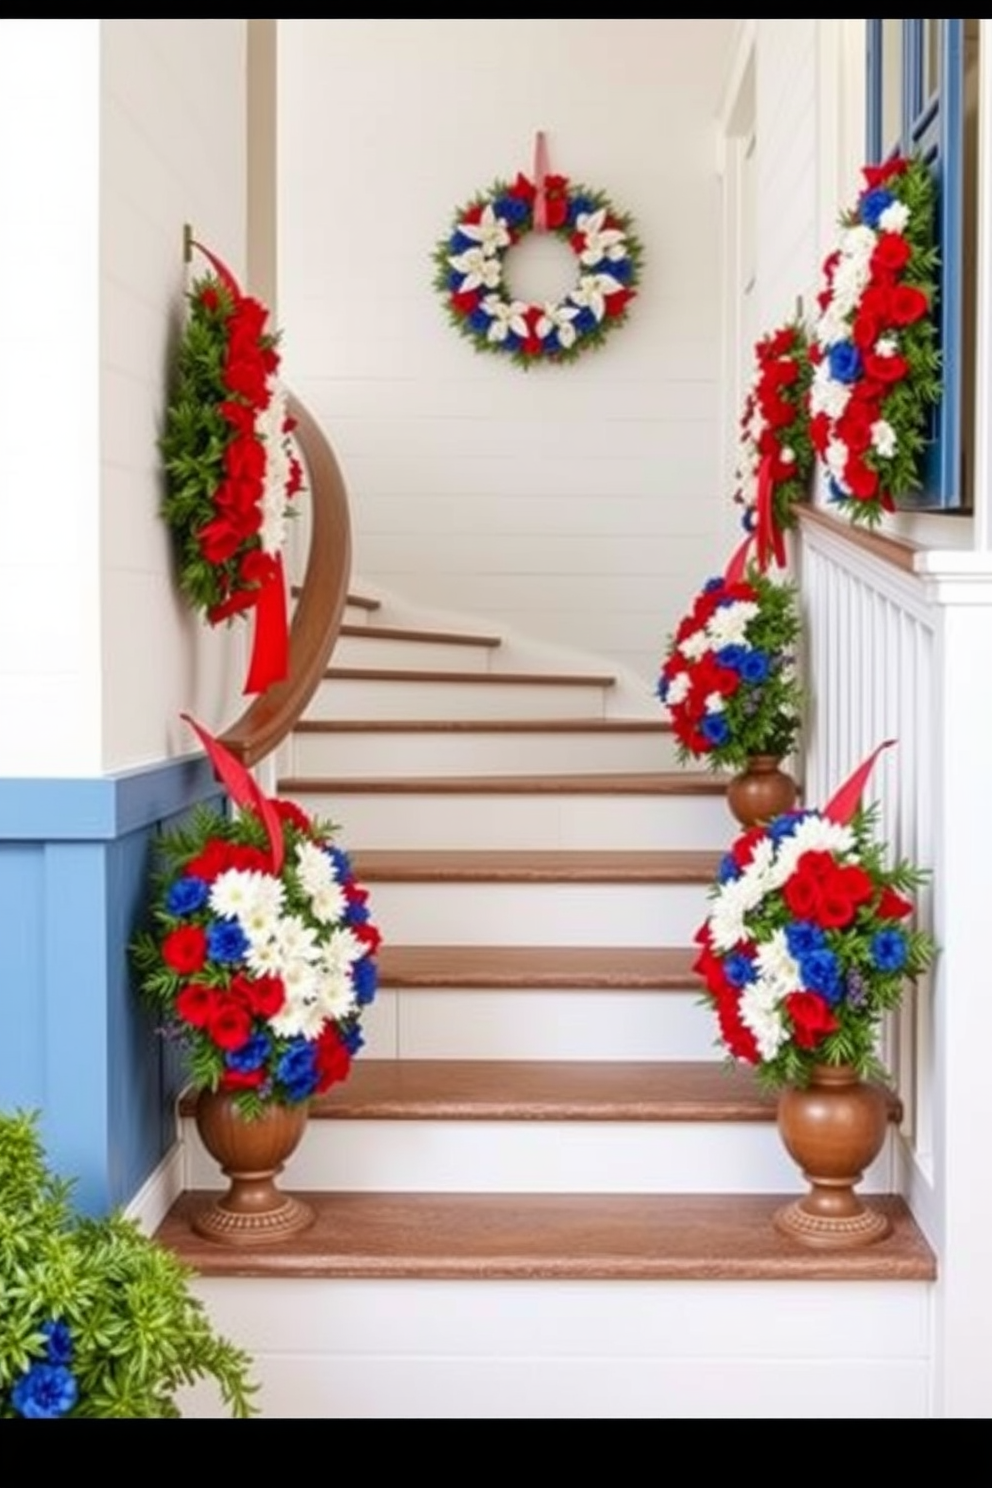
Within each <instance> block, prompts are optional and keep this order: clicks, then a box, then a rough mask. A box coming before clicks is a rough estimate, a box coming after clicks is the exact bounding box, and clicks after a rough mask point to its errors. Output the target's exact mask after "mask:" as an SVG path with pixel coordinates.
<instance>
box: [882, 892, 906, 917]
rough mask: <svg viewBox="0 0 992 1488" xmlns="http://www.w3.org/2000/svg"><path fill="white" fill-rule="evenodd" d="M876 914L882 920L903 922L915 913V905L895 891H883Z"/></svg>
mask: <svg viewBox="0 0 992 1488" xmlns="http://www.w3.org/2000/svg"><path fill="white" fill-rule="evenodd" d="M875 913H876V915H877V916H878V918H879V919H880V920H903V919H905V918H906V917H907V915H911V914H912V913H913V905H912V904H911V903H910V902H909V900H908V899H904V898H903V897H902V895H901V894H897V893H895V891H894V890H893V889H883V890H882V897H881V899H880V900H879V901H878V908H877V909H876V910H875Z"/></svg>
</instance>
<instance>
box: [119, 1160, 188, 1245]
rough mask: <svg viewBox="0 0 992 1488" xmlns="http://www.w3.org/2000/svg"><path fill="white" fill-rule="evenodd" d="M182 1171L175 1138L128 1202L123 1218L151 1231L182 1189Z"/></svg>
mask: <svg viewBox="0 0 992 1488" xmlns="http://www.w3.org/2000/svg"><path fill="white" fill-rule="evenodd" d="M184 1171H185V1153H184V1150H183V1144H182V1143H181V1142H177V1143H176V1145H175V1146H174V1147H173V1149H172V1151H171V1152H170V1153H169V1155H168V1156H167V1157H166V1158H165V1159H164V1160H163V1161H162V1162H161V1163H160V1164H159V1166H158V1167H157V1168H156V1169H155V1171H154V1173H152V1175H151V1177H150V1178H149V1179H148V1181H147V1182H146V1183H145V1184H144V1185H143V1187H142V1188H141V1189H140V1190H139V1191H138V1193H136V1194H135V1196H134V1198H133V1199H132V1200H131V1202H130V1204H128V1206H127V1208H126V1209H125V1211H124V1213H125V1216H126V1218H128V1219H133V1220H136V1221H137V1223H138V1226H139V1227H140V1228H141V1229H142V1230H143V1231H144V1232H145V1234H147V1235H154V1234H155V1232H156V1230H157V1229H158V1228H159V1226H160V1225H161V1223H162V1221H163V1220H164V1219H165V1216H166V1215H167V1214H168V1212H169V1210H170V1209H171V1208H172V1206H173V1204H174V1203H175V1202H176V1200H177V1199H178V1198H179V1196H180V1194H181V1193H182V1191H183V1174H184Z"/></svg>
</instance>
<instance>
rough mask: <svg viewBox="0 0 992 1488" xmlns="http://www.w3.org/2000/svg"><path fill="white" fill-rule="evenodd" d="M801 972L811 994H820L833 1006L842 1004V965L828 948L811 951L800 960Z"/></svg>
mask: <svg viewBox="0 0 992 1488" xmlns="http://www.w3.org/2000/svg"><path fill="white" fill-rule="evenodd" d="M799 970H800V972H801V973H802V978H803V982H804V984H805V986H806V990H807V991H809V992H819V994H820V996H821V997H824V998H826V1000H827V1002H829V1003H830V1004H831V1006H833V1005H834V1004H836V1003H838V1002H840V1000H841V997H842V996H843V992H844V989H843V987H842V986H841V980H840V963H839V962H838V960H837V957H836V956H835V955H834V953H833V951H829V950H827V949H826V948H824V949H823V950H819V951H810V953H809V955H808V956H802V957H800V959H799Z"/></svg>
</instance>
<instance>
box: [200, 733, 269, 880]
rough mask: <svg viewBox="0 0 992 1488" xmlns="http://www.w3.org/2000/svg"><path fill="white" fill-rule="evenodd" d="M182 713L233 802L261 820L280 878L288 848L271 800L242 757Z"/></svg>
mask: <svg viewBox="0 0 992 1488" xmlns="http://www.w3.org/2000/svg"><path fill="white" fill-rule="evenodd" d="M179 716H180V718H181V719H182V720H183V722H184V723H188V724H189V726H190V728H191V729H192V730H193V732H194V734H196V737H197V738H198V739H199V741H200V743H201V744H202V745H203V747H204V749H205V750H206V751H207V755H208V757H209V759H210V763H211V764H212V765H213V767H214V770H215V771H216V773H217V776H218V778H219V780H220V781H221V783H222V784H223V785H224V786H225V787H226V789H227V793H228V795H229V796H230V797H231V800H232V801H233V802H234V804H235V805H236V806H240V807H242V808H243V809H244V810H245V811H254V812H255V814H256V816H258V817H259V818H260V819H261V821H262V824H263V826H264V827H265V830H266V833H267V834H268V838H269V857H270V860H271V864H272V872H273V873H274V874H275V875H276V877H278V876H279V874H280V873H281V872H282V865H283V862H284V861H285V856H286V847H285V842H284V840H283V835H282V822H281V821H280V820H279V814H278V812H277V811H276V809H275V807H274V806H273V804H272V802H271V801H270V800H269V798H268V796H267V795H266V794H265V793H264V791H263V790H262V789H261V787H260V786H259V784H258V782H257V781H256V780H255V778H254V776H253V775H251V774H250V773H249V771H247V770H246V769H245V767H244V765H243V764H242V763H241V761H240V760H238V759H235V757H234V755H233V754H232V753H231V751H230V750H229V749H226V748H225V747H224V745H223V744H222V743H221V742H220V740H219V739H215V738H214V736H213V734H211V733H208V732H207V730H206V729H205V728H204V727H203V725H202V724H201V723H197V721H196V719H195V718H191V717H190V715H189V714H188V713H181V714H180V715H179Z"/></svg>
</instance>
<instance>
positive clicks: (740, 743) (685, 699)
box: [657, 539, 804, 826]
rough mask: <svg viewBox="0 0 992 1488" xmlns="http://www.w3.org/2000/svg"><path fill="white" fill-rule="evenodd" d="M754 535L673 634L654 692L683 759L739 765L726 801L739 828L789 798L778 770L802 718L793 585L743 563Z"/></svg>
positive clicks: (787, 805) (787, 783) (721, 766)
mask: <svg viewBox="0 0 992 1488" xmlns="http://www.w3.org/2000/svg"><path fill="white" fill-rule="evenodd" d="M750 543H751V539H748V541H747V542H746V543H745V544H743V545H742V547H741V548H740V549H739V550H738V552H737V553H736V554H735V555H734V558H733V559H732V560H731V563H730V564H729V565H728V567H727V571H726V572H725V573H724V574H722V575H720V576H718V577H716V578H712V579H710V580H709V581H708V582H707V583H706V584H705V585H704V587H703V589H702V590H701V591H700V593H699V594H697V596H696V598H695V599H694V601H693V603H692V606H691V608H690V609H689V611H688V613H687V614H686V615H685V616H684V617H683V619H682V620H681V622H680V623H679V625H678V627H677V629H676V630H675V632H674V634H673V635H671V636H670V637H669V641H668V645H667V649H666V652H665V656H664V659H663V661H662V666H661V674H660V676H659V679H658V684H657V694H658V697H659V699H660V700H661V702H662V703H663V704H664V705H665V707H666V708H667V710H668V713H669V716H670V718H671V723H672V729H673V731H674V734H675V740H676V749H677V753H678V758H679V761H680V763H682V764H685V763H686V762H687V761H688V760H691V759H701V760H703V761H704V762H705V763H706V765H707V766H708V767H709V768H710V769H713V770H730V771H733V772H736V773H735V774H734V776H733V778H732V779H731V780H730V782H729V783H728V788H727V800H728V804H729V806H730V809H731V811H732V813H733V814H734V816H735V817H736V818H737V820H738V821H739V822H740V823H741V824H742V825H744V826H748V825H750V824H752V823H753V822H755V821H760V820H765V819H767V818H768V817H770V816H773V815H776V814H778V813H780V812H782V811H788V810H789V809H791V807H792V806H794V805H795V802H796V799H797V795H798V787H797V785H796V782H795V780H794V779H793V778H792V776H791V775H789V774H788V773H787V772H786V771H785V770H784V769H783V768H782V761H783V760H784V759H785V758H787V756H788V755H790V754H791V753H792V751H793V749H794V748H795V744H796V740H797V737H798V734H799V731H800V727H801V724H802V709H803V701H804V695H803V689H802V687H801V685H800V681H799V676H798V672H797V647H798V642H799V638H800V634H801V622H800V617H799V605H798V596H797V591H796V588H795V586H794V585H793V584H791V583H789V582H787V581H786V580H785V579H784V578H781V577H774V578H773V577H772V576H771V575H770V574H769V573H767V572H765V571H763V570H762V569H761V568H760V567H759V566H758V565H757V564H756V563H754V562H753V561H748V549H749V547H750Z"/></svg>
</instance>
